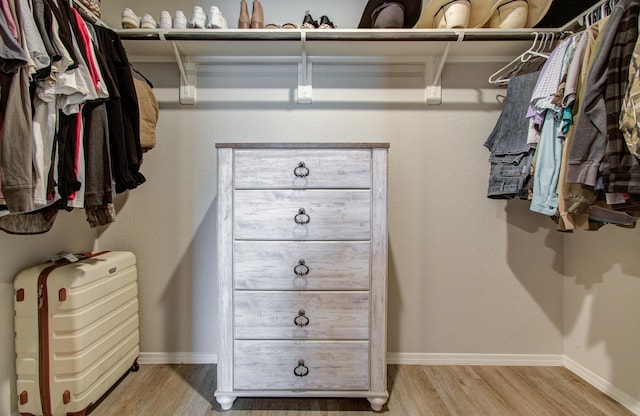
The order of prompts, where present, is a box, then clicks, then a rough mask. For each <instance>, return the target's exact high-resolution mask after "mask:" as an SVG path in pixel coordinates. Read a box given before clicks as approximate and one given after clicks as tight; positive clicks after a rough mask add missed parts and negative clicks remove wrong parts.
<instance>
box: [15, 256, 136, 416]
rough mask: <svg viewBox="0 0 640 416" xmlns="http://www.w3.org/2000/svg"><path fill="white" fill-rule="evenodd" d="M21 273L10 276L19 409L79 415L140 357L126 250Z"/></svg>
mask: <svg viewBox="0 0 640 416" xmlns="http://www.w3.org/2000/svg"><path fill="white" fill-rule="evenodd" d="M79 257H80V258H81V260H80V261H78V262H74V263H70V262H68V261H61V262H55V263H54V262H49V263H45V264H40V265H38V266H34V267H31V268H28V269H26V270H23V271H22V272H20V273H19V274H18V275H17V276H16V278H15V280H14V288H15V299H14V307H15V332H16V338H15V344H16V370H17V375H18V378H17V393H18V410H19V411H20V414H21V415H44V416H58V415H73V416H82V415H85V414H86V412H87V409H88V408H89V407H90V406H91V405H92V404H93V403H95V402H97V401H98V399H100V397H101V396H102V395H104V393H106V392H107V391H108V390H109V389H110V388H111V387H112V386H113V385H114V384H115V383H116V382H117V381H118V380H119V379H120V378H121V377H122V376H124V375H125V374H126V373H127V372H128V371H129V370H131V369H133V370H137V368H138V364H137V358H138V355H139V351H140V347H139V333H138V327H139V324H138V322H139V320H138V284H137V269H136V259H135V256H134V255H133V253H130V252H126V251H113V252H101V253H89V254H86V255H79Z"/></svg>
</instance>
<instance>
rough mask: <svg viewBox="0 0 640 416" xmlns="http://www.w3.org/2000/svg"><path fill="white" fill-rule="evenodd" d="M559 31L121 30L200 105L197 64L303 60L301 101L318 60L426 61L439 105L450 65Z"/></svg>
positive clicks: (143, 58)
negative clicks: (174, 68) (173, 68)
mask: <svg viewBox="0 0 640 416" xmlns="http://www.w3.org/2000/svg"><path fill="white" fill-rule="evenodd" d="M540 32H544V33H552V34H555V35H558V36H561V35H562V34H563V32H562V31H561V30H559V29H536V30H532V29H510V30H505V29H458V30H449V29H383V30H380V29H328V30H319V29H318V30H301V29H227V30H221V29H182V30H179V29H166V30H158V29H125V30H119V31H117V33H118V35H119V36H120V39H122V40H123V42H124V45H125V47H126V49H127V54H128V56H129V57H130V60H131V61H132V62H176V63H177V64H178V68H179V70H180V85H181V87H180V102H181V103H183V104H194V103H195V91H196V89H195V74H196V69H195V66H196V65H197V64H206V63H219V62H224V63H251V62H277V63H297V64H298V88H297V99H298V102H299V103H301V104H307V103H310V102H311V100H312V85H311V72H312V65H313V64H314V63H327V62H329V63H346V64H349V63H362V64H368V63H372V64H378V63H418V64H424V67H425V79H426V80H427V86H426V89H425V102H426V103H427V104H440V102H441V87H440V77H441V74H442V70H443V67H444V65H445V64H446V63H447V62H465V63H477V62H508V61H510V60H512V59H513V58H514V57H515V56H517V55H519V54H520V53H522V51H524V50H526V48H527V47H529V46H530V45H531V42H532V41H533V40H534V39H535V37H536V33H540Z"/></svg>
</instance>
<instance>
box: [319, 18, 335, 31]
mask: <svg viewBox="0 0 640 416" xmlns="http://www.w3.org/2000/svg"><path fill="white" fill-rule="evenodd" d="M335 28H336V25H334V24H333V22H332V21H331V20H329V18H328V17H327V16H322V17H321V18H320V29H335Z"/></svg>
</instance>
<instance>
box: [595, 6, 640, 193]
mask: <svg viewBox="0 0 640 416" xmlns="http://www.w3.org/2000/svg"><path fill="white" fill-rule="evenodd" d="M630 3H631V4H630V6H629V8H628V9H627V10H626V12H625V13H624V16H623V18H622V21H621V22H620V26H619V27H618V31H617V33H616V37H615V40H614V44H613V47H612V49H611V54H610V57H609V66H608V71H607V87H606V90H605V104H606V109H607V142H606V152H605V156H604V159H603V161H602V165H601V167H600V171H601V173H602V176H603V180H604V189H605V192H611V193H615V192H623V193H630V194H640V163H638V159H637V158H636V157H635V156H634V155H633V154H631V153H630V152H629V149H628V147H627V144H626V142H625V140H624V135H623V134H622V132H621V131H620V128H619V127H620V124H619V123H620V112H621V108H622V100H623V98H624V96H625V94H626V91H627V86H628V84H629V66H630V64H631V57H632V55H633V50H634V48H635V43H636V41H637V40H638V15H639V12H640V1H634V2H630Z"/></svg>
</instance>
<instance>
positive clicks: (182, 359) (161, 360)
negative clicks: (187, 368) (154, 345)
mask: <svg viewBox="0 0 640 416" xmlns="http://www.w3.org/2000/svg"><path fill="white" fill-rule="evenodd" d="M217 363H218V355H217V354H210V353H199V352H141V353H140V355H139V356H138V364H217Z"/></svg>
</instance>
